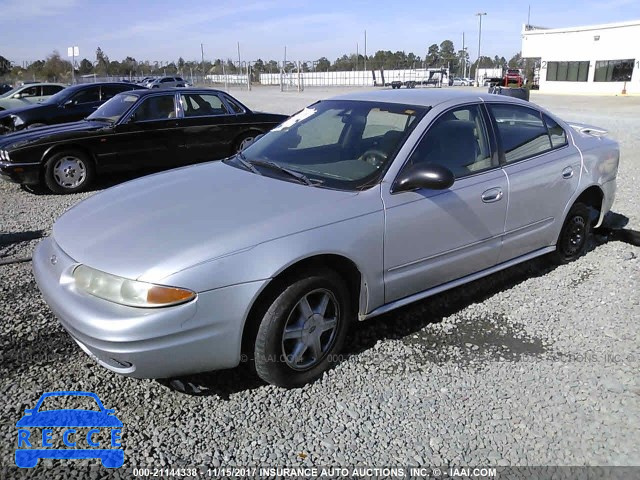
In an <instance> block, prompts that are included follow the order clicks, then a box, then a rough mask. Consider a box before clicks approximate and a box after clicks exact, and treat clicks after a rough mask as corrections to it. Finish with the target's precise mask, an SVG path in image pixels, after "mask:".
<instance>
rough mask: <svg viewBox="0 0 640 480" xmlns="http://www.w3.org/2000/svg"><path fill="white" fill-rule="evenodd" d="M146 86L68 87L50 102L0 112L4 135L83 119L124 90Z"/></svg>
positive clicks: (0, 126)
mask: <svg viewBox="0 0 640 480" xmlns="http://www.w3.org/2000/svg"><path fill="white" fill-rule="evenodd" d="M134 88H143V87H141V86H140V85H135V84H131V83H116V82H113V83H106V82H105V83H84V84H79V85H73V86H71V87H67V88H65V89H64V90H61V91H59V92H58V93H56V94H55V95H53V96H51V97H49V98H48V99H47V100H46V101H44V102H42V103H38V104H34V105H28V106H25V107H20V108H12V109H9V110H5V111H3V112H0V134H3V133H4V134H6V133H11V132H15V131H18V130H23V129H25V128H34V127H42V126H44V125H54V124H57V123H65V122H74V121H76V120H81V119H83V118H85V117H86V116H87V115H89V114H91V113H93V111H94V110H95V109H96V108H98V107H99V106H100V105H102V104H103V103H104V102H106V101H107V100H109V99H110V98H113V97H114V96H115V95H117V94H118V93H120V92H126V91H127V90H131V89H134Z"/></svg>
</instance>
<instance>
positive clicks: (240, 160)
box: [235, 152, 262, 175]
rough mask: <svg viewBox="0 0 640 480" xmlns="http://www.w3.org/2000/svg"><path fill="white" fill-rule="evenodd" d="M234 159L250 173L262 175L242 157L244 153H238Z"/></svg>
mask: <svg viewBox="0 0 640 480" xmlns="http://www.w3.org/2000/svg"><path fill="white" fill-rule="evenodd" d="M235 159H236V160H238V162H240V164H241V165H242V166H243V167H244V168H245V169H246V170H249V171H250V172H253V173H257V174H258V175H262V174H261V173H260V172H259V171H258V169H257V168H256V167H254V166H253V165H252V164H251V163H249V162H248V161H247V157H245V156H244V153H242V152H238V153H236V156H235Z"/></svg>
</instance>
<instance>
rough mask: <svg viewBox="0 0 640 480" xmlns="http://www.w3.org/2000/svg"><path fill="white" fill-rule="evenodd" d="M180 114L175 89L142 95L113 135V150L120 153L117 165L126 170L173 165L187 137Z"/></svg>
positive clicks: (110, 139) (116, 161) (160, 167)
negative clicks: (182, 129) (178, 150)
mask: <svg viewBox="0 0 640 480" xmlns="http://www.w3.org/2000/svg"><path fill="white" fill-rule="evenodd" d="M177 114H178V110H177V108H176V104H175V94H174V93H173V92H167V93H164V94H158V95H148V96H146V97H144V98H142V100H141V101H140V102H139V103H138V105H137V106H136V107H135V109H134V110H133V112H132V113H131V114H130V115H129V117H128V119H126V120H125V121H124V123H121V124H119V125H117V126H116V135H113V136H112V137H111V138H109V142H110V145H111V149H112V150H113V151H114V152H117V159H116V160H115V162H114V165H116V166H117V168H118V169H126V170H137V169H140V168H150V169H164V168H169V167H171V166H172V165H173V164H174V159H175V157H176V155H177V149H178V144H179V143H181V140H182V138H183V132H182V131H181V125H180V120H181V119H180V118H178V116H177Z"/></svg>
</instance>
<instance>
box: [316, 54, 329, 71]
mask: <svg viewBox="0 0 640 480" xmlns="http://www.w3.org/2000/svg"><path fill="white" fill-rule="evenodd" d="M329 68H331V62H330V61H329V59H328V58H327V57H320V58H319V59H318V60H316V70H317V71H320V72H327V71H328V70H329Z"/></svg>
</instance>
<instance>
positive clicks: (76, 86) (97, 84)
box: [66, 82, 140, 91]
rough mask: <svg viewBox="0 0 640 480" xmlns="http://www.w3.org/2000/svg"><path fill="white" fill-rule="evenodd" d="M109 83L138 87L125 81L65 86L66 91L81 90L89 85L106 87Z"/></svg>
mask: <svg viewBox="0 0 640 480" xmlns="http://www.w3.org/2000/svg"><path fill="white" fill-rule="evenodd" d="M109 85H118V86H127V87H133V88H140V86H139V85H136V84H135V83H127V82H91V83H76V84H75V85H71V86H70V87H67V89H66V90H67V91H71V90H82V89H83V88H89V87H106V86H109Z"/></svg>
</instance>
